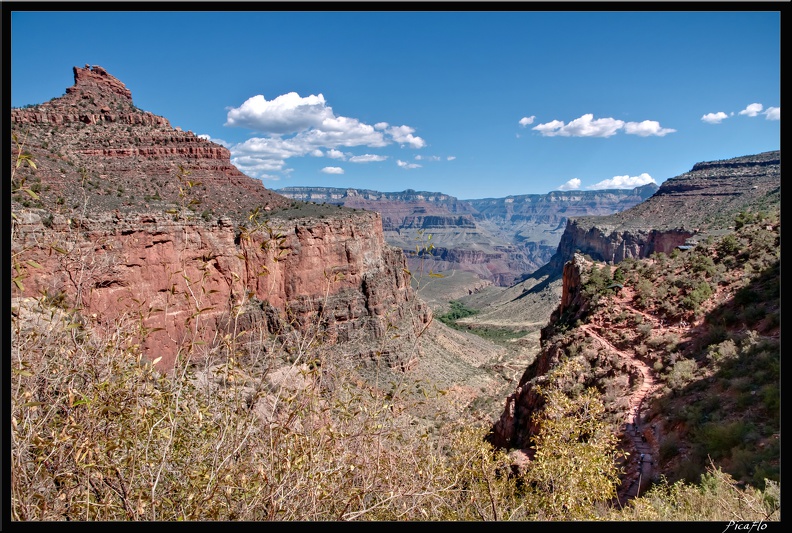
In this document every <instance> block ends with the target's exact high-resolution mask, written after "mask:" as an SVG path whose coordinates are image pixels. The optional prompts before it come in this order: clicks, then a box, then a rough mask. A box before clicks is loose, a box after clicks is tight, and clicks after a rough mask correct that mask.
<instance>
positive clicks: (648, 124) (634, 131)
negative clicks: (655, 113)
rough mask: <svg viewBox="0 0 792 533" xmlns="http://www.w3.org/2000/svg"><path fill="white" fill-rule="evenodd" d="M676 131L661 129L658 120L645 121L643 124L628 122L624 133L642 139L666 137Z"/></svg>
mask: <svg viewBox="0 0 792 533" xmlns="http://www.w3.org/2000/svg"><path fill="white" fill-rule="evenodd" d="M675 131H676V130H674V129H671V128H661V127H660V123H659V122H657V121H656V120H644V121H643V122H627V123H625V124H624V133H626V134H628V135H639V136H641V137H649V136H650V135H654V136H655V137H665V136H666V135H668V134H669V133H674V132H675Z"/></svg>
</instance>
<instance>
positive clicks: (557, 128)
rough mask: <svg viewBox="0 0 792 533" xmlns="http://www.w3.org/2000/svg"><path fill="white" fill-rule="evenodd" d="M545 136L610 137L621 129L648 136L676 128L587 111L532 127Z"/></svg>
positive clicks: (630, 133) (662, 134)
mask: <svg viewBox="0 0 792 533" xmlns="http://www.w3.org/2000/svg"><path fill="white" fill-rule="evenodd" d="M532 129H533V130H535V131H538V132H539V133H541V134H542V135H543V136H545V137H556V136H560V137H612V136H613V135H616V133H618V132H619V130H621V129H623V130H624V132H625V133H627V134H629V135H640V136H642V137H648V136H650V135H654V136H658V137H663V136H665V135H667V134H669V133H674V132H675V131H676V130H674V129H671V128H663V127H661V126H660V123H659V122H657V121H655V120H644V121H643V122H626V123H625V122H624V121H623V120H618V119H615V118H610V117H607V118H598V119H594V115H593V114H592V113H587V114H585V115H583V116H581V117H580V118H576V119H575V120H573V121H571V122H569V124H565V123H564V122H563V121H561V120H553V121H550V122H546V123H544V124H538V125H536V126H534V127H533V128H532Z"/></svg>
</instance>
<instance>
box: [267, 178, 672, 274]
mask: <svg viewBox="0 0 792 533" xmlns="http://www.w3.org/2000/svg"><path fill="white" fill-rule="evenodd" d="M656 190H657V186H656V185H654V184H650V185H645V186H643V187H638V188H636V189H633V190H604V191H554V192H551V193H549V194H530V195H521V196H509V197H507V198H486V199H481V200H458V199H457V198H454V197H453V196H449V195H447V194H442V193H432V192H425V191H414V190H406V191H402V192H379V191H370V190H360V189H336V188H329V187H287V188H284V189H280V190H278V192H279V193H281V194H283V195H284V196H287V197H289V198H294V199H298V200H302V201H311V202H317V203H328V204H335V205H344V206H346V207H353V208H360V209H369V210H373V211H377V212H378V213H381V214H382V218H383V229H384V230H385V238H386V239H387V241H388V242H389V243H391V244H392V245H394V246H398V247H400V248H402V249H403V250H405V252H406V253H407V255H408V261H409V264H410V268H411V269H414V270H416V269H419V268H424V269H426V270H433V271H449V270H463V271H467V272H472V273H475V274H476V275H478V276H479V277H481V278H482V279H484V280H489V281H492V282H493V283H495V284H497V285H501V286H510V285H512V284H513V283H515V282H516V281H517V280H518V279H520V278H521V277H522V276H523V275H524V274H526V273H530V272H533V271H535V270H536V269H538V268H539V267H541V266H542V265H544V264H545V263H546V262H547V261H548V260H549V259H550V258H551V257H552V255H553V253H555V251H556V249H557V245H558V242H559V239H560V238H561V234H562V232H563V231H564V227H565V226H566V223H567V219H568V217H570V216H583V215H606V214H611V213H614V212H617V211H621V210H624V209H627V208H629V207H632V206H634V205H636V204H637V203H639V202H641V201H643V200H644V199H646V198H648V197H649V196H651V195H652V193H654V191H656ZM419 232H420V233H419ZM429 233H431V234H432V242H431V243H432V244H433V246H434V249H433V250H432V253H431V254H420V249H421V247H422V246H423V245H425V244H426V242H422V239H425V236H426V235H427V234H429ZM416 246H417V247H418V249H419V253H418V254H416V252H415V249H416Z"/></svg>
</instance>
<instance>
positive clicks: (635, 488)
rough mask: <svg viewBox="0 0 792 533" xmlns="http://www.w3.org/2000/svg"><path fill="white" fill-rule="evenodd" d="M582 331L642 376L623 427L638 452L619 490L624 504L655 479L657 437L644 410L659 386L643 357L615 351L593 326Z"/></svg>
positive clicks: (620, 499) (632, 395)
mask: <svg viewBox="0 0 792 533" xmlns="http://www.w3.org/2000/svg"><path fill="white" fill-rule="evenodd" d="M581 328H582V329H583V330H584V331H585V332H586V334H588V335H590V336H591V337H593V338H594V339H596V340H597V341H599V342H600V343H601V344H602V345H603V346H604V347H605V348H606V349H608V350H610V351H612V352H614V353H616V354H618V355H619V356H620V357H621V358H622V359H624V360H625V361H626V362H627V364H628V365H630V366H633V367H635V368H637V369H638V370H639V371H640V373H641V376H642V380H641V385H640V386H639V387H638V388H637V389H636V390H634V391H633V392H632V393H631V394H630V399H629V404H630V409H629V412H628V414H627V418H626V420H625V422H624V427H623V430H624V434H625V435H626V436H627V437H628V438H630V439H631V440H632V443H633V446H634V447H635V453H634V454H632V455H630V456H628V457H627V460H626V463H625V466H626V468H625V475H624V476H623V477H622V484H621V486H620V488H619V490H618V499H619V502H620V503H621V504H622V505H624V504H625V503H626V502H627V501H628V500H629V499H630V498H634V497H636V496H637V495H638V494H639V492H640V490H641V489H642V488H646V487H647V485H648V484H649V482H650V481H651V479H652V475H653V466H654V464H655V463H654V458H656V457H657V435H655V428H654V427H651V428H647V427H645V424H644V422H643V417H642V416H641V411H642V408H643V401H644V399H645V398H646V397H647V396H648V395H649V394H651V393H652V392H653V391H654V390H655V389H656V388H657V383H656V382H655V379H654V376H653V375H652V371H651V369H650V368H649V366H648V365H647V364H646V363H644V362H643V361H642V360H641V359H640V358H638V357H637V356H635V355H634V354H631V353H628V352H625V351H622V350H619V349H618V348H616V347H615V346H614V345H613V344H611V343H610V342H609V341H608V340H607V339H605V338H604V337H603V336H602V335H600V334H599V333H598V332H597V331H595V330H594V328H593V327H592V326H591V325H589V324H584V325H582V326H581Z"/></svg>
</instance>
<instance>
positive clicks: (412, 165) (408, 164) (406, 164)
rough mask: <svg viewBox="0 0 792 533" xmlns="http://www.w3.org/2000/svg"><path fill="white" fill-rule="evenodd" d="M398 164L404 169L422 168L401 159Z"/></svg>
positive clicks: (397, 161)
mask: <svg viewBox="0 0 792 533" xmlns="http://www.w3.org/2000/svg"><path fill="white" fill-rule="evenodd" d="M396 164H397V165H399V166H400V167H402V168H421V165H419V164H418V163H408V162H407V161H402V160H401V159H397V160H396Z"/></svg>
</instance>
